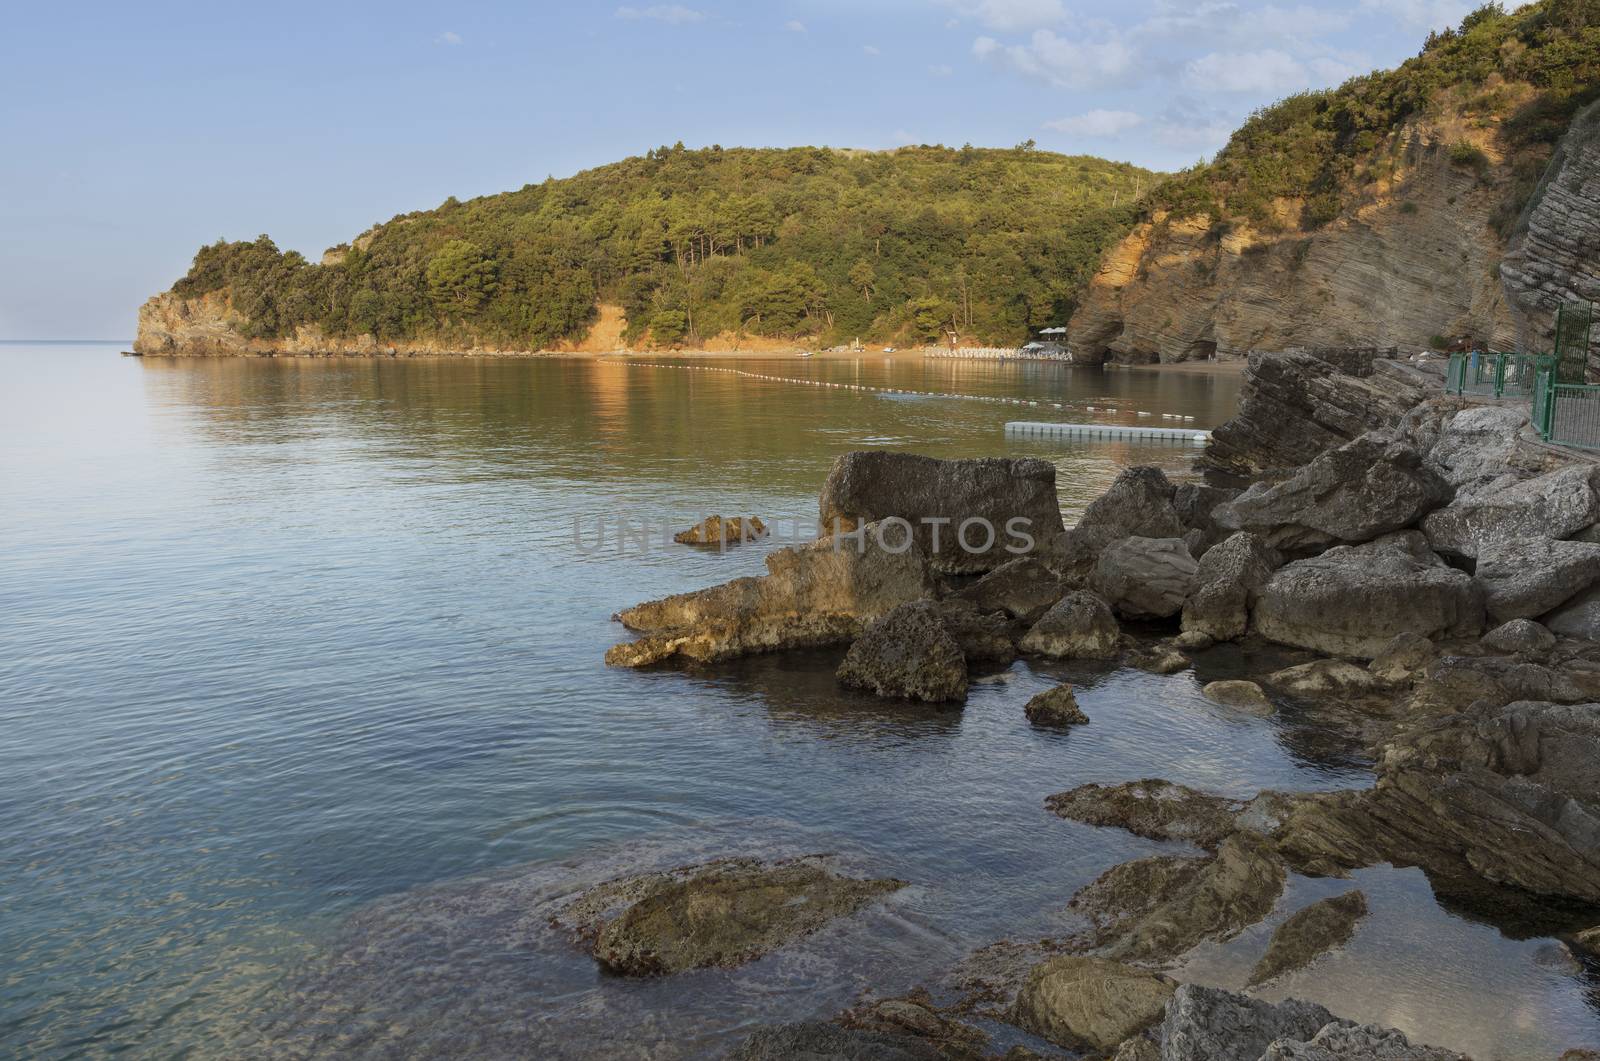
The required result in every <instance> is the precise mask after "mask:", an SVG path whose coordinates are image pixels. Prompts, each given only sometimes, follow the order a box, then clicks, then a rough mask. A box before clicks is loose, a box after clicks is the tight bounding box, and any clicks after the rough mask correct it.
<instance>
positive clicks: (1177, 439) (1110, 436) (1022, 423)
mask: <svg viewBox="0 0 1600 1061" xmlns="http://www.w3.org/2000/svg"><path fill="white" fill-rule="evenodd" d="M1006 434H1008V435H1020V436H1022V437H1024V438H1070V439H1086V440H1090V441H1106V442H1113V441H1122V442H1171V443H1179V444H1187V445H1193V446H1203V445H1205V444H1206V443H1207V442H1209V441H1211V432H1209V431H1203V430H1200V429H1198V428H1193V427H1120V426H1118V425H1116V424H1046V423H1042V422H1039V421H1034V420H1013V421H1011V422H1010V423H1008V424H1006Z"/></svg>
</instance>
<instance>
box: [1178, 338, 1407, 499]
mask: <svg viewBox="0 0 1600 1061" xmlns="http://www.w3.org/2000/svg"><path fill="white" fill-rule="evenodd" d="M1371 355H1372V352H1371V351H1368V354H1367V356H1366V357H1364V358H1361V359H1360V360H1359V361H1357V362H1354V363H1351V362H1349V361H1347V360H1346V359H1344V358H1340V357H1338V356H1337V355H1334V354H1332V353H1331V352H1329V353H1326V354H1325V356H1321V357H1319V356H1318V355H1317V353H1315V352H1301V351H1291V352H1288V353H1265V352H1263V353H1254V354H1251V355H1250V360H1249V361H1248V363H1247V364H1246V366H1245V373H1244V386H1243V389H1242V390H1241V392H1240V396H1239V412H1238V413H1237V414H1236V415H1235V416H1234V417H1233V419H1231V420H1229V421H1228V422H1227V423H1225V424H1223V425H1221V426H1220V427H1218V428H1217V429H1216V430H1215V431H1213V432H1212V433H1211V440H1210V441H1209V442H1208V443H1206V448H1205V452H1204V454H1202V455H1201V458H1200V463H1201V464H1202V465H1203V466H1205V467H1209V468H1215V469H1218V470H1220V471H1224V472H1230V473H1232V474H1235V475H1244V476H1257V475H1261V474H1263V473H1265V472H1269V471H1273V470H1275V469H1287V468H1299V467H1301V466H1302V465H1305V464H1309V463H1310V462H1311V461H1312V460H1315V459H1316V457H1317V456H1318V455H1319V454H1321V453H1323V452H1324V451H1326V450H1330V449H1333V448H1334V447H1335V446H1340V445H1343V444H1344V443H1346V442H1349V441H1350V440H1351V439H1354V438H1356V437H1358V436H1360V435H1363V434H1365V433H1367V432H1368V431H1375V430H1381V429H1384V428H1392V427H1394V426H1396V425H1397V424H1398V423H1399V422H1400V420H1401V418H1402V417H1403V416H1405V415H1406V413H1407V412H1409V411H1410V410H1411V409H1412V408H1413V407H1414V406H1416V405H1418V404H1419V403H1421V402H1422V401H1423V400H1424V399H1426V398H1427V397H1429V396H1430V391H1431V390H1433V389H1435V388H1437V386H1438V385H1437V383H1434V384H1433V385H1432V387H1430V386H1429V385H1428V381H1426V380H1425V379H1423V378H1420V377H1419V375H1418V374H1416V373H1414V372H1412V371H1410V370H1408V369H1407V368H1405V367H1403V366H1400V365H1396V364H1394V363H1393V362H1390V361H1385V360H1380V359H1377V358H1374V357H1373V356H1371ZM1341 362H1343V363H1341ZM1352 370H1353V371H1352Z"/></svg>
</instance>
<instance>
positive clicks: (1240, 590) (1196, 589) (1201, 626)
mask: <svg viewBox="0 0 1600 1061" xmlns="http://www.w3.org/2000/svg"><path fill="white" fill-rule="evenodd" d="M1281 566H1283V558H1282V557H1281V556H1279V554H1278V551H1277V550H1276V549H1273V548H1272V547H1271V546H1269V545H1267V543H1266V542H1265V541H1263V540H1262V539H1261V538H1258V537H1257V536H1255V535H1253V534H1245V533H1240V534H1235V535H1233V536H1232V537H1230V538H1228V539H1227V540H1226V541H1224V542H1222V543H1221V544H1220V545H1216V546H1213V547H1212V548H1211V549H1209V550H1207V552H1206V554H1205V555H1204V556H1202V557H1201V558H1200V562H1199V564H1198V565H1197V566H1196V568H1195V576H1194V584H1193V588H1192V589H1191V590H1190V592H1189V597H1188V599H1187V600H1186V601H1184V604H1183V632H1184V633H1185V634H1191V633H1195V634H1203V635H1205V636H1207V637H1209V638H1211V639H1212V640H1213V641H1232V640H1234V639H1235V638H1239V637H1243V636H1244V635H1245V631H1246V630H1247V629H1248V628H1249V626H1250V606H1251V605H1252V604H1253V603H1254V602H1255V595H1256V593H1257V592H1259V591H1260V589H1261V587H1262V586H1264V585H1266V584H1267V580H1268V579H1270V578H1271V577H1272V573H1273V572H1274V571H1276V570H1277V569H1278V568H1279V567H1281Z"/></svg>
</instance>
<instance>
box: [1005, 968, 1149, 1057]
mask: <svg viewBox="0 0 1600 1061" xmlns="http://www.w3.org/2000/svg"><path fill="white" fill-rule="evenodd" d="M1175 990H1177V983H1176V982H1175V981H1173V980H1171V979H1170V978H1168V977H1165V976H1161V975H1160V974H1158V973H1152V972H1147V971H1145V970H1143V969H1135V968H1133V967H1132V966H1129V965H1123V964H1122V963H1121V962H1114V961H1107V960H1106V959H1104V958H1087V957H1079V956H1076V955H1060V956H1058V957H1055V958H1050V959H1048V960H1046V961H1044V962H1041V963H1040V964H1038V965H1036V966H1034V967H1033V969H1031V970H1030V971H1029V973H1028V978H1027V980H1026V981H1025V982H1024V983H1023V985H1022V990H1021V991H1020V992H1019V993H1018V995H1017V1001H1016V1003H1015V1004H1014V1005H1013V1006H1012V1008H1011V1021H1012V1023H1014V1024H1016V1025H1017V1026H1018V1027H1019V1028H1022V1029H1024V1030H1026V1031H1030V1032H1032V1033H1034V1034H1035V1035H1037V1036H1040V1037H1041V1038H1043V1039H1048V1040H1049V1041H1050V1042H1052V1043H1055V1044H1056V1045H1057V1046H1065V1047H1068V1048H1070V1049H1076V1050H1114V1049H1116V1047H1117V1046H1118V1045H1119V1044H1120V1043H1121V1042H1122V1041H1123V1040H1124V1039H1127V1038H1129V1037H1130V1036H1132V1035H1134V1034H1136V1033H1138V1032H1141V1031H1143V1030H1144V1029H1146V1028H1148V1027H1150V1026H1151V1025H1152V1024H1154V1023H1155V1022H1156V1021H1158V1020H1160V1019H1161V1017H1162V1015H1163V1013H1164V1012H1165V1010H1166V1005H1167V1000H1168V999H1169V998H1171V997H1172V994H1173V992H1174V991H1175Z"/></svg>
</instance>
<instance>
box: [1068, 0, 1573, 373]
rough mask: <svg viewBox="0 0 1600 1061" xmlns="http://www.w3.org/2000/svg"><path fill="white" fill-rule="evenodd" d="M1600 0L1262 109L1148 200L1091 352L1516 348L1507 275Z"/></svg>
mask: <svg viewBox="0 0 1600 1061" xmlns="http://www.w3.org/2000/svg"><path fill="white" fill-rule="evenodd" d="M1597 96H1600V0H1542V2H1540V3H1535V4H1531V5H1529V6H1527V7H1523V8H1520V9H1518V10H1516V11H1513V12H1507V11H1505V10H1504V9H1502V8H1501V7H1499V6H1498V5H1493V4H1491V5H1488V6H1485V7H1482V8H1480V9H1478V10H1477V11H1475V12H1473V13H1472V14H1470V15H1468V16H1467V18H1466V19H1465V20H1464V21H1463V22H1462V23H1461V25H1460V27H1459V28H1457V29H1454V30H1449V31H1446V32H1443V33H1437V34H1433V35H1431V36H1430V37H1429V38H1428V40H1427V41H1426V43H1425V44H1424V46H1423V48H1422V51H1421V52H1420V53H1419V54H1418V55H1417V56H1416V57H1414V58H1412V59H1410V60H1408V61H1407V62H1405V63H1404V64H1402V65H1401V66H1400V67H1398V68H1397V69H1394V70H1390V71H1383V72H1378V73H1373V74H1370V75H1367V76H1364V77H1358V78H1354V79H1352V80H1351V81H1349V82H1347V83H1346V84H1344V85H1342V86H1340V87H1339V88H1337V89H1333V90H1330V91H1326V92H1310V93H1304V94H1301V95H1297V96H1293V97H1291V98H1289V99H1286V100H1284V101H1283V102H1281V103H1278V104H1277V105H1275V106H1272V107H1269V108H1266V109H1264V110H1262V111H1260V112H1258V113H1256V114H1255V115H1253V116H1252V117H1251V118H1250V119H1249V120H1248V121H1247V122H1245V124H1244V125H1243V126H1242V127H1241V128H1240V129H1239V130H1238V132H1236V133H1235V134H1234V136H1233V137H1232V139H1231V140H1230V141H1229V143H1228V145H1227V146H1226V147H1225V148H1224V149H1223V150H1222V151H1221V152H1220V153H1219V154H1218V155H1217V157H1216V158H1215V159H1214V160H1213V161H1211V162H1209V163H1207V164H1204V165H1200V166H1196V167H1194V168H1193V169H1190V170H1188V171H1185V172H1184V173H1181V174H1178V175H1177V176H1176V177H1174V178H1173V179H1172V180H1170V181H1167V182H1166V183H1164V184H1163V185H1162V186H1161V187H1159V188H1158V189H1156V190H1155V191H1154V192H1153V193H1152V194H1151V195H1150V196H1148V197H1147V200H1146V204H1147V209H1146V211H1145V213H1144V215H1143V216H1142V217H1141V220H1140V223H1139V224H1138V225H1137V226H1136V227H1135V228H1134V230H1133V231H1132V232H1131V233H1130V234H1129V235H1128V236H1127V237H1125V238H1124V239H1123V240H1122V241H1120V242H1119V243H1118V245H1117V246H1116V247H1115V248H1113V249H1112V250H1111V251H1110V252H1109V253H1108V255H1107V256H1106V258H1105V259H1104V261H1103V262H1102V266H1101V269H1100V270H1099V272H1098V273H1097V275H1096V277H1095V279H1094V281H1093V282H1092V285H1091V288H1090V291H1089V293H1088V295H1087V296H1086V298H1085V300H1084V304H1083V305H1082V307H1081V308H1080V310H1079V311H1078V313H1077V314H1076V315H1075V317H1074V319H1073V322H1072V326H1071V340H1072V343H1073V346H1074V350H1075V351H1077V352H1078V353H1080V354H1082V355H1084V356H1086V357H1089V358H1092V359H1093V358H1110V359H1116V360H1122V361H1135V362H1138V361H1157V360H1159V361H1178V360H1184V359H1188V358H1195V357H1206V356H1211V355H1213V354H1216V355H1219V356H1224V357H1226V356H1242V355H1243V354H1245V353H1247V352H1248V351H1250V350H1252V349H1268V350H1271V349H1283V348H1285V347H1288V346H1297V345H1304V346H1313V345H1343V344H1351V343H1354V344H1370V343H1379V344H1383V345H1390V344H1393V345H1399V346H1402V347H1413V348H1415V347H1425V346H1429V345H1438V344H1439V343H1440V342H1441V341H1442V340H1445V339H1450V338H1456V337H1460V336H1472V337H1475V338H1478V339H1482V340H1493V341H1498V342H1511V341H1512V339H1513V336H1514V334H1515V333H1516V331H1517V330H1518V327H1519V321H1518V320H1517V319H1516V314H1515V313H1514V312H1513V308H1512V307H1510V306H1508V304H1507V301H1506V299H1505V297H1504V292H1503V291H1502V288H1501V284H1500V278H1499V264H1500V261H1501V258H1502V256H1503V254H1504V253H1505V250H1506V245H1507V240H1508V238H1509V237H1511V236H1512V234H1513V233H1514V232H1515V230H1516V229H1517V227H1518V225H1519V222H1520V220H1521V219H1522V218H1523V217H1524V216H1525V214H1526V213H1527V211H1528V208H1529V207H1530V205H1531V204H1532V203H1533V201H1534V198H1535V194H1536V191H1537V190H1538V188H1539V187H1540V185H1541V180H1542V178H1543V176H1544V174H1545V171H1546V169H1547V167H1548V165H1549V162H1550V159H1551V155H1552V150H1553V148H1554V147H1555V145H1556V144H1557V143H1558V142H1559V141H1560V140H1561V139H1562V137H1563V136H1564V135H1565V133H1566V130H1567V128H1568V126H1569V124H1570V123H1571V120H1572V117H1573V115H1574V114H1575V113H1576V112H1577V111H1578V110H1579V108H1581V107H1582V106H1583V105H1584V104H1585V103H1587V102H1589V101H1590V100H1593V99H1595V98H1596V97H1597Z"/></svg>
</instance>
